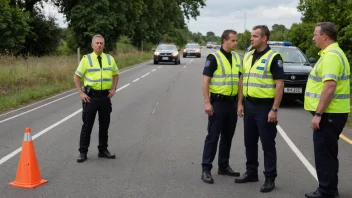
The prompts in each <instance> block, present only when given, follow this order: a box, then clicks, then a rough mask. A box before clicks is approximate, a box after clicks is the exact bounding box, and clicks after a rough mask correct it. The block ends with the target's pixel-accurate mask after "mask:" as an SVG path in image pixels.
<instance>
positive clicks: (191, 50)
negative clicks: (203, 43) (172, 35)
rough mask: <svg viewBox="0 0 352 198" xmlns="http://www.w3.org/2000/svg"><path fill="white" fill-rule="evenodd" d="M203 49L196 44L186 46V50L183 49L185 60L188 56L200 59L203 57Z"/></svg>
mask: <svg viewBox="0 0 352 198" xmlns="http://www.w3.org/2000/svg"><path fill="white" fill-rule="evenodd" d="M200 49H201V47H200V46H199V45H198V44H196V43H189V44H187V45H186V47H185V49H183V58H186V57H187V56H196V57H198V58H200V57H201V56H202V54H201V51H200Z"/></svg>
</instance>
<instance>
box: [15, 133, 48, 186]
mask: <svg viewBox="0 0 352 198" xmlns="http://www.w3.org/2000/svg"><path fill="white" fill-rule="evenodd" d="M47 182H48V180H43V179H42V178H41V176H40V171H39V166H38V162H37V157H36V156H35V151H34V145H33V142H32V136H31V129H30V128H26V130H25V133H24V140H23V144H22V152H21V157H20V161H19V163H18V168H17V174H16V179H15V181H13V182H11V183H9V185H10V186H16V187H22V188H35V187H37V186H39V185H42V184H44V183H47Z"/></svg>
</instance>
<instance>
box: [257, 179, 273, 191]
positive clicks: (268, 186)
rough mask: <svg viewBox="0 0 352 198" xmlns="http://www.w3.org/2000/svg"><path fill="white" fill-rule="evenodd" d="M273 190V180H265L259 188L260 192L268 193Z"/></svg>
mask: <svg viewBox="0 0 352 198" xmlns="http://www.w3.org/2000/svg"><path fill="white" fill-rule="evenodd" d="M274 188H275V179H274V178H265V182H264V184H263V185H262V187H261V188H260V192H270V191H272V190H273V189H274Z"/></svg>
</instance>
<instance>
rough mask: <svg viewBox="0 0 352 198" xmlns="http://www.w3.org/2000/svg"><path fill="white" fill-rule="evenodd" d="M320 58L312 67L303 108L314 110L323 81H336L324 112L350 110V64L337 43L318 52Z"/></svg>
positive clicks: (345, 111) (344, 111)
mask: <svg viewBox="0 0 352 198" xmlns="http://www.w3.org/2000/svg"><path fill="white" fill-rule="evenodd" d="M319 55H320V59H319V60H318V62H317V63H316V64H315V66H314V68H313V69H312V71H311V73H310V75H309V78H308V82H307V86H306V91H305V97H304V109H306V110H308V111H316V110H317V107H318V104H319V101H320V95H321V92H322V91H323V88H324V81H327V80H334V81H336V82H337V85H336V89H335V92H334V96H333V99H332V101H331V102H330V104H329V105H328V107H327V108H326V109H325V111H324V112H326V113H349V112H350V64H349V62H348V59H347V57H346V55H345V53H344V52H343V51H342V50H341V48H340V47H339V45H338V43H333V44H331V45H329V46H328V47H327V48H325V49H324V50H322V51H320V52H319Z"/></svg>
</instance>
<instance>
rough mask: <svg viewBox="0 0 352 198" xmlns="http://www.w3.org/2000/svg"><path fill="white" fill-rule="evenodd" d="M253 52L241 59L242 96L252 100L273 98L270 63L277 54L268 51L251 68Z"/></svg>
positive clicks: (273, 85)
mask: <svg viewBox="0 0 352 198" xmlns="http://www.w3.org/2000/svg"><path fill="white" fill-rule="evenodd" d="M253 53H254V50H252V51H250V52H247V53H246V54H245V55H244V58H243V96H245V97H248V96H250V97H254V98H274V97H275V87H276V84H275V81H274V79H273V75H272V74H271V72H270V67H271V62H272V61H273V59H274V57H275V56H276V55H277V54H279V53H278V52H275V51H273V50H269V51H268V52H266V53H265V54H264V55H263V56H261V57H260V59H258V60H257V61H256V62H255V63H254V65H253V66H252V60H253Z"/></svg>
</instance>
